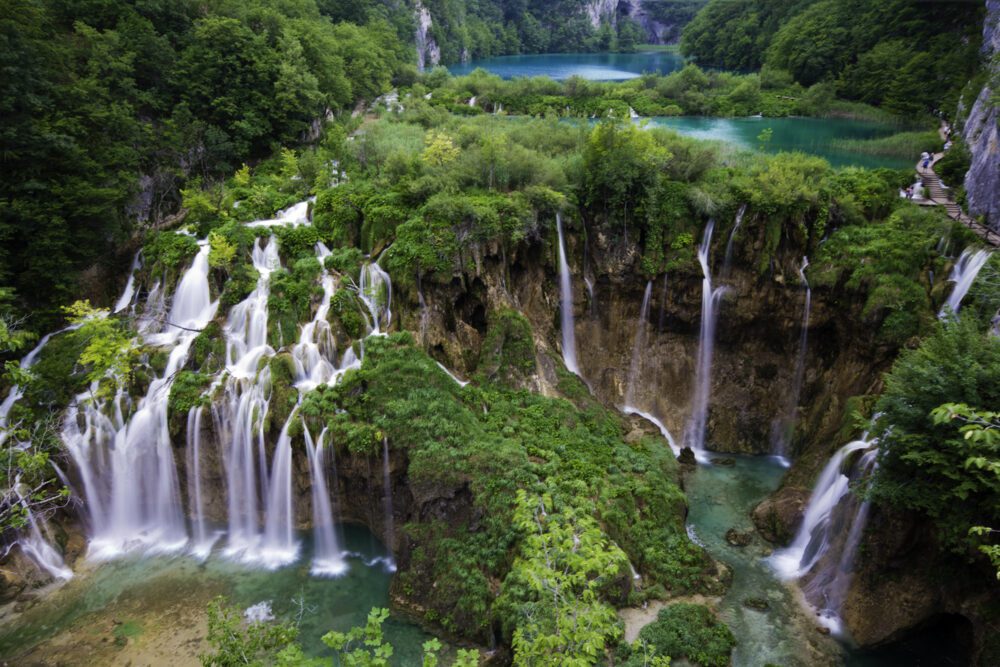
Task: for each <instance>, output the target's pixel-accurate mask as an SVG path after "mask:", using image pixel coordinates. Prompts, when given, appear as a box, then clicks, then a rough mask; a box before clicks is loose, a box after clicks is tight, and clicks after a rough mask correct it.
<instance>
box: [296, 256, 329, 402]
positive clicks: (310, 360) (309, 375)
mask: <svg viewBox="0 0 1000 667" xmlns="http://www.w3.org/2000/svg"><path fill="white" fill-rule="evenodd" d="M329 254H330V250H329V249H328V248H327V247H326V246H325V245H323V244H322V243H317V244H316V257H317V258H318V259H319V262H320V265H322V264H323V260H324V259H325V258H326V257H327V255H329ZM320 281H321V283H322V286H323V299H322V301H320V303H319V307H318V308H316V314H315V316H313V319H312V321H311V322H309V323H308V324H306V325H305V326H304V327H302V331H301V332H300V333H299V342H298V343H297V344H296V345H295V346H294V347H292V358H293V359H294V360H295V386H296V387H297V388H298V390H299V391H300V392H303V393H304V392H307V391H309V390H311V389H314V388H316V387H317V386H319V385H321V384H326V383H327V382H329V381H330V378H332V377H333V374H334V372H335V370H336V369H335V368H334V366H333V364H332V363H331V362H330V359H333V358H334V356H335V355H336V345H335V344H334V341H333V333H332V332H331V331H330V324H329V322H327V319H326V316H327V314H328V313H329V312H330V299H332V298H333V295H334V293H335V292H336V291H337V288H336V282H335V280H334V278H333V276H332V275H330V273H329V272H327V271H326V270H324V271H323V274H322V277H321V279H320Z"/></svg>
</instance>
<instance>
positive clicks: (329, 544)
mask: <svg viewBox="0 0 1000 667" xmlns="http://www.w3.org/2000/svg"><path fill="white" fill-rule="evenodd" d="M302 431H303V436H304V437H305V441H306V454H307V455H308V457H309V471H310V475H311V477H312V511H313V539H314V541H315V547H314V548H315V555H314V556H313V564H312V568H311V569H310V572H312V573H313V574H314V575H317V576H323V577H336V576H339V575H341V574H344V573H345V572H346V571H347V562H346V561H345V560H344V555H343V552H342V551H341V549H340V544H339V541H338V540H337V533H336V529H335V525H336V524H335V521H334V514H333V509H332V507H331V505H330V491H329V488H328V487H327V483H326V479H327V477H326V461H325V448H324V445H325V443H326V429H325V428H324V429H323V430H322V431H321V432H320V434H319V439H318V440H317V442H316V444H315V446H314V445H313V439H312V435H311V434H310V433H309V429H308V428H306V425H305V424H304V423H303V424H302Z"/></svg>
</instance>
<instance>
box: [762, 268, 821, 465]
mask: <svg viewBox="0 0 1000 667" xmlns="http://www.w3.org/2000/svg"><path fill="white" fill-rule="evenodd" d="M807 268H809V258H808V257H803V258H802V266H801V267H799V280H800V281H801V282H802V286H803V287H804V288H805V291H806V298H805V303H804V305H803V307H802V325H801V330H800V332H799V351H798V353H797V354H796V355H795V371H794V375H793V376H792V391H791V392H790V393H789V396H788V404H787V405H786V406H785V410H784V415H782V417H780V418H779V419H777V420H775V422H774V424H773V425H772V433H771V451H773V452H774V453H775V454H776V455H777V456H778V457H779V458H780V460H781V461H782V462H783V463H784V464H785V465H786V466H787V465H788V461H787V458H786V457H787V456H788V445H789V442H790V441H791V436H792V433H793V431H794V429H795V421H796V416H797V412H798V407H799V395H800V394H801V393H802V381H803V380H804V379H805V374H806V351H807V350H808V347H809V316H810V312H811V309H812V289H811V288H810V287H809V280H808V279H807V278H806V269H807Z"/></svg>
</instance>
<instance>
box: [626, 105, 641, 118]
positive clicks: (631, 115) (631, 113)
mask: <svg viewBox="0 0 1000 667" xmlns="http://www.w3.org/2000/svg"><path fill="white" fill-rule="evenodd" d="M628 117H629V118H631V119H632V120H635V119H636V118H638V117H639V114H637V113H636V112H635V109H633V108H632V107H629V108H628Z"/></svg>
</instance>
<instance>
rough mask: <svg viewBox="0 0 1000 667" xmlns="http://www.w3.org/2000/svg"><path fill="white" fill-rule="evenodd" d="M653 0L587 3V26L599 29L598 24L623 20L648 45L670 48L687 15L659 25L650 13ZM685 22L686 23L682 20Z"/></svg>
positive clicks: (678, 35) (655, 17)
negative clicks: (641, 32)
mask: <svg viewBox="0 0 1000 667" xmlns="http://www.w3.org/2000/svg"><path fill="white" fill-rule="evenodd" d="M655 5H656V0H653V1H652V2H651V1H650V0H590V1H589V2H587V4H586V5H584V11H586V13H587V18H588V19H590V24H591V25H592V26H593V27H594V28H599V27H600V26H601V24H602V23H610V24H611V25H613V26H614V25H617V24H618V21H619V20H620V19H623V18H627V19H630V20H632V21H635V22H636V23H638V24H639V25H640V26H642V29H643V30H644V31H645V32H646V41H647V42H648V43H650V44H674V43H676V42H677V41H678V40H679V39H680V36H681V31H682V30H683V29H684V26H685V25H686V24H687V20H690V18H691V15H685V14H681V15H679V17H678V19H677V20H676V21H662V20H660V18H658V15H657V14H656V12H655V10H654V6H655ZM685 19H686V20H685Z"/></svg>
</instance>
